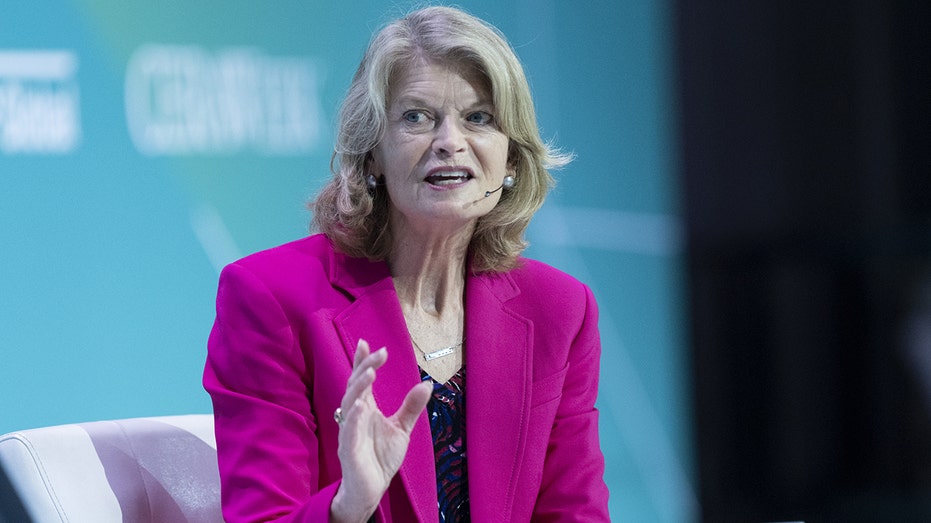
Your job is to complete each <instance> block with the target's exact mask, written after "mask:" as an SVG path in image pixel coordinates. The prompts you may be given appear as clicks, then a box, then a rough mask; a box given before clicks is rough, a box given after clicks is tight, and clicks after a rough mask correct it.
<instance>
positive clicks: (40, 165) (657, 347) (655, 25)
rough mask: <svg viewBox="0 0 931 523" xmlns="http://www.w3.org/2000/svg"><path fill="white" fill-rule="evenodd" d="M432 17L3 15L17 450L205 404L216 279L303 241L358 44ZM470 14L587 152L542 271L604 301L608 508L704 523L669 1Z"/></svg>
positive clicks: (4, 290) (562, 140) (19, 8)
mask: <svg viewBox="0 0 931 523" xmlns="http://www.w3.org/2000/svg"><path fill="white" fill-rule="evenodd" d="M413 5H414V4H410V3H405V2H385V3H382V2H368V1H362V0H344V1H340V2H305V1H289V0H281V1H275V2H249V1H227V2H215V1H202V2H177V1H164V2H142V1H136V0H132V1H116V0H98V1H80V0H37V1H33V2H7V3H5V4H4V8H3V15H2V16H0V351H2V357H0V433H4V432H9V431H13V430H17V429H25V428H33V427H40V426H46V425H55V424H61V423H71V422H82V421H91V420H101V419H114V418H124V417H138V416H153V415H165V414H184V413H206V412H210V409H211V407H210V402H209V398H208V397H207V395H206V393H205V392H204V391H203V389H202V388H201V384H200V379H201V373H202V370H203V362H204V357H205V354H206V340H207V336H208V333H209V331H210V327H211V325H212V322H213V316H214V298H215V293H216V283H217V277H218V274H219V270H220V269H221V268H222V267H223V265H225V264H226V263H229V262H230V261H233V260H234V259H236V258H238V257H240V256H243V255H245V254H248V253H251V252H254V251H257V250H261V249H265V248H268V247H271V246H274V245H277V244H280V243H284V242H286V241H289V240H292V239H296V238H299V237H301V236H304V235H306V234H307V231H308V222H309V220H310V215H309V212H308V211H307V209H306V202H307V201H308V200H309V199H310V198H311V197H312V196H313V194H314V193H315V192H316V190H317V189H318V188H319V187H320V186H321V184H322V183H323V182H324V181H325V180H326V179H327V177H328V176H329V161H330V153H331V151H332V141H333V140H332V138H333V125H334V120H335V112H336V108H337V106H338V104H339V102H340V100H341V98H342V96H343V93H344V91H345V89H346V87H347V86H348V83H349V80H350V78H351V75H352V73H353V71H354V70H355V67H356V65H357V64H358V60H359V58H360V57H361V53H362V50H363V49H364V47H365V45H366V44H367V42H368V40H369V38H370V36H371V34H372V33H373V31H375V30H376V29H377V28H378V27H380V26H381V25H382V24H383V23H384V22H385V21H386V20H388V19H390V18H393V17H394V16H396V15H399V14H401V13H403V12H405V11H407V10H408V9H409V8H410V7H412V6H413ZM459 5H460V6H461V7H463V8H465V9H466V10H468V11H470V12H471V13H473V14H475V15H477V16H479V17H482V18H484V19H486V20H488V21H490V22H492V23H493V24H495V25H496V26H497V27H498V28H500V29H501V30H502V31H503V32H504V33H505V34H506V35H507V36H508V38H509V39H510V40H511V42H512V44H513V45H514V47H515V49H516V51H517V53H518V55H519V56H520V58H521V60H522V61H523V63H524V64H525V68H526V72H527V75H528V77H529V80H530V83H531V86H532V89H533V92H534V96H535V101H536V104H537V110H538V117H539V121H540V125H541V128H542V133H543V136H544V138H546V139H548V140H552V141H554V142H555V143H556V144H557V145H558V146H560V147H562V148H563V149H565V150H569V151H572V152H574V153H575V154H576V155H577V159H576V161H574V162H573V163H572V164H570V165H569V166H568V167H567V168H565V169H563V170H561V171H559V172H556V173H555V174H556V176H557V179H558V186H557V188H556V189H555V190H554V191H553V193H552V195H551V196H550V198H549V201H548V202H547V204H546V205H545V206H544V208H543V209H542V210H541V211H540V213H539V214H538V216H537V217H536V218H535V221H534V222H533V224H532V225H531V228H530V230H529V232H528V239H529V240H530V242H531V247H530V249H529V250H528V251H527V253H526V254H527V255H528V256H530V257H533V258H537V259H540V260H542V261H544V262H546V263H549V264H551V265H554V266H556V267H558V268H560V269H562V270H564V271H566V272H568V273H570V274H573V275H575V276H576V277H578V278H579V279H581V280H583V281H585V282H586V283H588V284H589V285H590V286H591V287H592V289H593V291H594V293H595V295H596V297H597V299H598V301H599V305H600V308H601V320H600V328H601V333H602V340H603V347H604V354H603V360H602V380H601V386H600V391H599V402H598V407H599V409H600V411H601V425H600V428H601V435H602V447H603V450H604V454H605V458H606V461H607V472H606V481H607V482H608V486H609V488H610V490H611V502H610V503H611V511H612V516H613V517H614V519H616V520H618V521H638V522H648V521H658V522H681V521H692V520H695V519H696V514H697V506H696V505H697V501H696V488H695V485H694V480H693V472H692V469H693V465H692V461H693V458H692V449H691V448H690V438H691V435H690V426H691V425H690V424H691V420H690V397H689V384H688V357H687V356H688V355H687V340H685V335H686V332H687V329H686V326H685V311H684V308H685V305H684V298H685V289H684V284H683V280H684V275H683V270H684V269H683V257H684V255H683V243H684V241H683V233H682V230H681V225H680V220H679V216H680V212H679V204H678V198H679V190H678V187H677V180H676V178H675V171H676V168H677V166H676V161H677V158H676V144H675V138H674V135H675V133H674V127H675V121H674V115H675V100H674V96H673V94H672V93H673V84H674V78H673V77H672V76H673V66H672V56H671V54H672V42H671V41H670V40H671V38H670V35H671V29H670V24H671V20H670V18H671V14H670V6H669V5H668V3H667V2H666V1H651V0H610V1H609V0H603V1H593V2H584V3H581V2H578V3H576V2H573V3H570V2H557V1H555V0H550V1H531V0H464V1H462V2H460V3H459ZM502 415H505V414H502Z"/></svg>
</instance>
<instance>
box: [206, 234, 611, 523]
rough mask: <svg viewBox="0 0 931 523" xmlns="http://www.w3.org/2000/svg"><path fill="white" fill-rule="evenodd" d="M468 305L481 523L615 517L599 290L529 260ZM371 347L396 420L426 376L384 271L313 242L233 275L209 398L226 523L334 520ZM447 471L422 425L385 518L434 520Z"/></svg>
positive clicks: (469, 440)
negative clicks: (341, 447)
mask: <svg viewBox="0 0 931 523" xmlns="http://www.w3.org/2000/svg"><path fill="white" fill-rule="evenodd" d="M465 306H466V312H465V317H466V333H465V345H466V351H467V352H466V355H467V366H468V377H467V382H466V396H465V397H466V430H467V433H466V434H467V435H466V449H467V452H468V471H469V493H470V499H471V510H472V516H473V520H474V521H478V522H485V521H502V522H511V521H530V520H534V521H608V520H609V516H608V509H607V500H608V489H607V487H606V486H605V483H604V479H603V476H604V458H603V456H602V453H601V449H600V448H599V443H598V412H597V411H596V410H595V407H594V404H595V397H596V393H597V390H598V365H599V356H600V351H601V347H600V341H599V336H598V329H597V315H598V313H597V308H596V305H595V300H594V298H593V296H592V294H591V291H590V290H589V289H588V288H587V287H586V286H584V285H583V284H581V283H579V282H578V281H576V280H575V279H573V278H571V277H570V276H568V275H566V274H563V273H561V272H559V271H557V270H555V269H553V268H551V267H548V266H546V265H544V264H542V263H539V262H535V261H532V260H524V261H523V265H522V266H521V267H520V268H518V269H516V270H513V271H510V272H507V273H502V274H481V275H473V276H469V277H468V278H467V282H466V291H465ZM359 338H365V339H366V340H368V341H369V343H370V344H371V346H372V348H373V349H375V348H378V347H382V346H385V347H387V348H388V362H387V363H386V364H385V366H384V367H383V368H382V369H380V370H379V371H378V378H377V380H376V382H375V385H374V395H375V399H376V402H377V403H378V405H379V406H380V407H381V408H382V410H383V411H384V412H386V413H387V414H391V413H393V412H394V411H395V410H396V409H397V408H398V406H399V405H400V403H401V400H402V398H403V397H404V395H405V394H406V393H407V391H408V390H409V389H410V388H411V387H412V386H413V385H414V384H416V383H417V382H418V381H419V379H420V376H419V373H418V368H417V363H416V362H415V360H414V354H413V347H412V345H411V341H410V338H409V336H408V333H407V329H406V326H405V321H404V316H403V315H402V312H401V307H400V303H399V302H398V297H397V294H396V293H395V289H394V285H393V283H392V280H391V276H390V274H389V272H388V267H387V265H386V264H385V263H381V262H370V261H368V260H365V259H359V258H352V257H349V256H345V255H343V254H340V253H338V252H336V251H334V249H333V247H332V245H331V244H330V242H329V240H328V239H327V238H326V237H325V236H322V235H315V236H310V237H308V238H304V239H302V240H298V241H296V242H292V243H288V244H285V245H282V246H280V247H276V248H274V249H270V250H267V251H263V252H260V253H257V254H254V255H252V256H249V257H246V258H244V259H242V260H240V261H238V262H236V263H233V264H231V265H229V266H227V267H226V268H225V269H224V271H223V273H222V275H221V276H220V283H219V290H218V292H217V318H216V323H215V324H214V327H213V330H212V332H211V334H210V340H209V343H208V356H207V365H206V370H205V372H204V387H205V388H206V390H207V391H208V392H209V393H210V395H211V397H212V399H213V405H214V416H215V418H216V436H217V450H218V456H219V463H220V478H221V483H222V498H223V511H224V516H225V517H226V520H227V521H228V522H230V523H238V522H247V521H248V522H254V521H278V522H292V521H294V522H297V521H301V522H309V521H326V520H327V519H328V514H329V507H330V503H331V501H332V499H333V495H334V494H335V493H336V489H337V487H338V486H339V481H340V466H339V460H338V458H337V455H336V448H337V431H338V427H337V425H336V423H335V422H334V421H333V411H334V410H335V409H336V407H337V406H338V405H339V403H340V399H341V398H342V395H343V392H344V390H345V387H346V381H347V379H348V378H349V373H350V371H351V369H352V359H353V353H354V351H355V348H356V343H357V342H358V340H359ZM435 470H436V469H435V463H434V454H433V444H432V439H431V434H430V427H429V423H428V420H427V417H426V414H422V415H421V417H420V419H419V420H418V421H417V424H416V425H415V427H414V430H413V433H412V435H411V442H410V447H409V448H408V453H407V457H406V458H405V460H404V464H403V465H402V467H401V470H400V471H399V472H398V474H397V476H396V477H395V478H394V481H393V482H392V484H391V486H390V487H389V489H388V492H387V493H386V495H385V496H384V498H383V499H382V501H381V503H380V505H379V508H378V510H377V512H376V514H375V516H376V520H377V521H384V522H391V521H394V522H399V523H400V522H403V523H406V522H413V521H422V522H436V521H437V519H438V510H437V496H436V474H435Z"/></svg>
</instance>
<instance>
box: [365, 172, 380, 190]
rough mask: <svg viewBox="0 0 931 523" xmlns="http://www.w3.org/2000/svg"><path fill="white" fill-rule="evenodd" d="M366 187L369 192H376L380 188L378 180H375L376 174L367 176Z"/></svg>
mask: <svg viewBox="0 0 931 523" xmlns="http://www.w3.org/2000/svg"><path fill="white" fill-rule="evenodd" d="M365 186H366V187H367V188H368V190H369V192H375V188H376V187H378V180H376V179H375V175H374V174H366V175H365Z"/></svg>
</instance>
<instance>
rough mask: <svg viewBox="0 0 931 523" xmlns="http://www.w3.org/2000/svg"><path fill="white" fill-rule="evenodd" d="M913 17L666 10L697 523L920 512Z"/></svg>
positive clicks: (922, 34) (930, 97) (791, 9)
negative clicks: (675, 90) (674, 68)
mask: <svg viewBox="0 0 931 523" xmlns="http://www.w3.org/2000/svg"><path fill="white" fill-rule="evenodd" d="M928 5H929V4H928V3H926V2H920V1H914V2H908V1H887V2H869V1H853V2H842V1H816V2H808V1H799V0H790V1H780V2H769V1H763V0H752V1H744V0H740V1H737V0H730V1H721V2H702V1H699V2H691V1H684V0H680V1H679V2H677V3H676V24H677V38H678V55H679V64H678V65H679V88H680V91H679V94H680V99H679V101H680V104H681V107H680V109H681V122H680V123H681V129H682V134H681V143H682V168H683V172H684V198H685V201H684V204H685V205H684V207H685V213H684V217H685V220H686V224H687V234H688V252H689V254H688V260H689V261H688V271H689V280H690V291H689V292H690V300H691V301H690V315H691V321H692V332H691V335H692V340H693V349H694V352H693V365H694V366H693V371H694V373H693V384H694V398H695V400H694V401H695V404H694V406H695V420H696V427H695V428H696V431H695V432H696V434H697V444H696V450H697V463H698V469H697V472H698V480H699V484H700V498H701V506H702V520H703V521H706V522H731V521H733V522H748V521H752V522H754V521H755V522H762V521H774V520H805V521H806V522H807V523H816V522H821V521H831V522H833V521H844V522H887V521H888V522H911V521H915V522H917V521H931V395H929V393H928V391H929V390H931V364H929V361H931V161H929V155H931V124H929V122H931V103H929V101H931V81H929V80H931V79H929V77H931V53H929V49H931V24H929V20H931V17H929V7H928Z"/></svg>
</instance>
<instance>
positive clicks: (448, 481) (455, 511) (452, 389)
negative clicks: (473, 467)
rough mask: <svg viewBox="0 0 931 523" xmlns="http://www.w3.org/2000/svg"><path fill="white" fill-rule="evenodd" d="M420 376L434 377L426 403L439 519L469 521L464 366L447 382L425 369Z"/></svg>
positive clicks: (428, 378)
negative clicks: (434, 456) (434, 461)
mask: <svg viewBox="0 0 931 523" xmlns="http://www.w3.org/2000/svg"><path fill="white" fill-rule="evenodd" d="M420 379H421V380H422V381H428V380H430V381H433V396H431V397H430V401H429V403H427V412H428V414H429V416H430V431H431V432H432V433H433V451H434V453H435V454H436V493H437V499H438V504H439V509H440V521H441V522H447V523H455V522H466V521H470V519H471V513H470V510H469V476H468V474H467V471H466V445H465V420H466V417H465V366H463V367H462V368H461V369H459V372H457V373H456V374H455V375H454V376H453V377H452V378H450V379H449V381H448V382H446V383H437V382H436V381H435V380H433V378H431V377H430V375H429V374H427V373H426V372H424V371H423V369H421V370H420Z"/></svg>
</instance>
